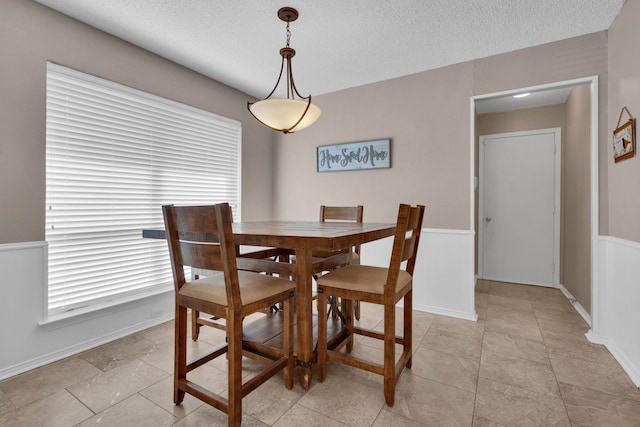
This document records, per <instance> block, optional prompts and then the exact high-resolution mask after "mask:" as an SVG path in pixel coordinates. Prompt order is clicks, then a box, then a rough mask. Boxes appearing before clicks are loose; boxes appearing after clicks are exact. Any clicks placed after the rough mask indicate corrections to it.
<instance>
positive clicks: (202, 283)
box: [179, 271, 296, 306]
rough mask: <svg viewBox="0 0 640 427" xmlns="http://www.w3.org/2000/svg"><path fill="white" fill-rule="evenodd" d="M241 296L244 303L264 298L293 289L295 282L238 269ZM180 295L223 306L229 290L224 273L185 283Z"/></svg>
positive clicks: (225, 303)
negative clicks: (226, 286)
mask: <svg viewBox="0 0 640 427" xmlns="http://www.w3.org/2000/svg"><path fill="white" fill-rule="evenodd" d="M238 281H239V282H240V297H241V299H242V304H243V305H248V304H251V303H253V302H256V301H260V300H263V299H265V298H268V297H270V296H273V295H278V294H280V293H283V292H289V291H293V290H294V289H295V287H296V285H295V283H294V282H292V281H290V280H287V279H282V278H279V277H273V276H267V275H265V274H260V273H254V272H252V271H238ZM179 293H180V295H182V296H185V297H190V298H197V299H201V300H204V301H210V302H213V303H215V304H219V305H222V306H226V305H227V291H226V288H225V283H224V275H223V274H222V273H217V274H213V275H211V276H207V277H202V278H200V279H197V280H192V281H191V282H187V283H185V284H184V285H183V286H182V288H181V289H180V291H179Z"/></svg>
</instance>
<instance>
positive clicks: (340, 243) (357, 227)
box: [143, 221, 395, 389]
mask: <svg viewBox="0 0 640 427" xmlns="http://www.w3.org/2000/svg"><path fill="white" fill-rule="evenodd" d="M394 232H395V224H389V223H366V222H365V223H351V222H312V221H309V222H303V221H256V222H236V223H233V233H234V239H235V243H236V244H237V245H247V246H260V247H271V248H279V249H286V250H290V251H291V252H292V253H293V254H294V255H295V264H293V265H292V267H291V271H292V272H293V273H294V277H295V282H296V350H297V351H296V363H297V370H298V377H299V380H300V384H301V385H302V387H303V388H305V389H306V388H308V387H309V385H310V384H311V379H312V367H313V362H314V360H315V354H314V338H313V337H314V335H313V307H312V300H313V289H312V287H313V277H312V276H313V274H314V273H316V272H317V271H319V270H321V269H323V268H324V265H318V264H317V263H314V260H313V257H312V253H313V252H314V251H329V252H336V253H340V252H342V253H348V251H349V249H350V248H351V247H353V246H355V245H360V244H363V243H367V242H372V241H374V240H379V239H383V238H386V237H390V236H392V235H393V234H394ZM143 237H149V238H162V239H164V238H165V233H164V230H161V229H148V230H143Z"/></svg>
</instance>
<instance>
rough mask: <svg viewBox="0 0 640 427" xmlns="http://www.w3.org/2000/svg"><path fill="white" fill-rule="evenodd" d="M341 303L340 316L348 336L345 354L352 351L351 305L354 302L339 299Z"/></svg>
mask: <svg viewBox="0 0 640 427" xmlns="http://www.w3.org/2000/svg"><path fill="white" fill-rule="evenodd" d="M341 301H342V315H343V316H344V319H345V323H346V325H345V327H346V328H347V333H348V334H349V338H347V348H346V349H347V353H351V351H352V350H353V326H354V325H353V305H354V303H355V302H354V301H352V300H349V299H344V298H342V299H341Z"/></svg>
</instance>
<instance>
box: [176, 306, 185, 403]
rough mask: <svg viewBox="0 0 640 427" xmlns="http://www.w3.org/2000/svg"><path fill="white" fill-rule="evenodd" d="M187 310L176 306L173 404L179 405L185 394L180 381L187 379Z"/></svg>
mask: <svg viewBox="0 0 640 427" xmlns="http://www.w3.org/2000/svg"><path fill="white" fill-rule="evenodd" d="M186 340H187V308H186V307H183V306H180V305H176V316H175V338H174V359H173V363H174V366H173V403H175V404H176V405H179V404H180V403H182V401H183V400H184V394H185V392H184V391H183V390H180V389H179V388H178V384H179V383H180V381H183V380H185V379H186V378H187V341H186Z"/></svg>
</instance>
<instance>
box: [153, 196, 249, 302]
mask: <svg viewBox="0 0 640 427" xmlns="http://www.w3.org/2000/svg"><path fill="white" fill-rule="evenodd" d="M162 212H163V214H164V224H165V230H166V233H167V242H168V244H169V255H170V257H171V268H172V270H173V279H174V285H175V290H176V292H178V291H179V290H180V288H181V287H182V286H183V285H184V284H185V276H184V267H186V266H188V267H195V268H199V269H203V270H214V271H221V272H223V273H224V277H225V283H226V292H227V302H228V304H230V305H232V306H235V307H241V300H240V288H239V284H238V268H237V264H236V247H235V244H234V239H233V231H232V228H231V223H232V214H231V207H230V206H229V204H228V203H220V204H217V205H210V206H173V205H167V206H163V207H162Z"/></svg>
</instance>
